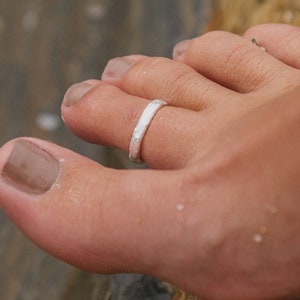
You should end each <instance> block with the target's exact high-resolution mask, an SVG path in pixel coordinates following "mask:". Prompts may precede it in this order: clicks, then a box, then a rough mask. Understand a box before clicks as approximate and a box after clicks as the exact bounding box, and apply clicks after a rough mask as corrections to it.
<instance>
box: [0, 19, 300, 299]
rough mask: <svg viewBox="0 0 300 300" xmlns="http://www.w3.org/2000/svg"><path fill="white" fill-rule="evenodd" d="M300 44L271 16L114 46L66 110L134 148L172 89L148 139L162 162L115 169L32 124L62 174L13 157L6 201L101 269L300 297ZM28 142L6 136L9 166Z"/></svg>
mask: <svg viewBox="0 0 300 300" xmlns="http://www.w3.org/2000/svg"><path fill="white" fill-rule="evenodd" d="M253 37H255V38H256V40H257V42H258V45H259V46H263V47H264V48H266V49H267V51H266V52H265V51H262V50H261V48H260V47H259V46H257V45H255V44H253V43H252V42H251V40H252V38H253ZM278 41H280V43H279V42H278ZM299 48H300V29H298V28H295V27H292V26H288V25H278V24H266V25H260V26H256V27H253V28H250V29H249V30H248V31H247V32H246V33H245V34H244V36H243V37H240V36H236V35H233V34H230V33H226V32H210V33H207V34H205V35H203V36H200V37H197V38H195V39H193V40H190V41H184V42H182V43H180V44H178V45H177V46H176V47H175V49H174V57H173V59H172V60H171V59H167V58H161V57H156V58H152V57H145V56H141V55H132V56H127V57H122V58H116V59H113V60H111V61H110V62H109V63H108V65H107V67H106V69H105V70H104V72H103V75H102V78H101V80H88V81H86V82H83V83H79V84H76V85H74V86H72V87H71V88H70V89H69V90H68V91H67V93H66V95H65V98H64V101H63V104H62V115H63V118H64V120H65V123H66V125H67V126H68V127H69V128H70V129H71V130H72V131H73V132H74V133H75V134H76V135H78V136H80V137H81V138H83V139H85V140H87V141H89V142H93V143H97V144H105V145H111V146H114V147H118V148H120V149H123V150H124V151H127V150H128V147H129V141H130V138H131V134H132V131H133V129H134V127H135V125H136V123H137V121H138V119H139V117H140V115H141V113H142V111H143V109H144V108H145V106H146V105H147V103H149V100H151V99H154V98H161V99H164V100H165V101H167V102H168V104H169V105H168V106H165V107H163V108H162V109H160V110H159V111H158V113H157V114H156V116H155V118H154V119H153V121H152V122H151V125H150V127H149V129H148V131H147V133H146V136H145V138H144V140H143V145H142V153H141V154H142V158H143V159H144V161H145V162H146V163H147V164H148V165H149V166H150V168H151V169H150V170H126V171H117V170H112V169H107V168H104V167H103V166H101V165H99V164H97V163H95V162H93V161H91V160H89V159H87V158H84V157H82V156H80V155H79V154H75V153H73V152H71V151H69V150H67V149H64V148H61V147H59V146H57V145H53V144H51V143H48V142H46V141H41V140H36V139H29V138H26V139H25V138H23V141H24V139H25V140H26V141H27V142H29V143H30V145H32V144H34V145H36V147H37V148H38V149H39V150H40V151H43V152H46V153H47V154H48V155H49V156H50V157H51V159H48V160H49V161H51V163H52V159H53V158H54V159H55V160H57V161H58V164H59V168H60V169H59V175H58V177H57V179H56V181H55V182H54V183H53V185H52V187H51V188H50V189H49V190H48V191H46V192H44V193H42V194H41V193H39V194H35V193H28V192H26V191H24V190H22V189H20V188H19V187H18V186H16V185H14V184H12V183H11V181H9V180H7V176H9V175H7V174H6V173H5V172H4V171H2V179H1V180H0V204H1V207H2V208H3V209H4V210H5V211H6V213H7V214H8V215H9V216H10V218H11V219H12V221H13V222H15V223H16V225H17V226H19V228H20V229H21V230H22V231H23V232H24V234H26V235H27V236H28V237H29V238H31V239H32V240H33V241H34V242H35V243H36V244H37V245H39V246H40V247H42V248H43V249H45V250H46V251H48V252H49V253H51V254H52V255H55V256H56V257H58V258H60V259H62V260H65V261H67V262H69V263H71V264H73V265H75V266H77V267H80V268H83V269H86V270H89V271H92V272H101V273H105V272H140V273H146V274H151V275H154V276H157V277H159V278H161V279H163V280H166V281H169V282H170V283H172V284H174V285H176V286H178V287H180V288H182V289H184V290H186V291H187V292H190V293H192V294H195V295H199V296H201V297H202V298H203V299H231V300H232V299H249V300H250V299H297V298H299V299H300V236H299V230H298V229H299V226H300V218H299V214H300V202H299V198H300V185H299V175H300V156H299V152H300V139H299V128H300V102H299V97H300V71H299V69H300V60H299V50H298V49H299ZM16 143H17V144H18V143H19V142H18V140H13V141H10V142H9V143H7V144H6V145H4V146H3V147H2V148H1V150H0V167H1V169H3V170H6V169H8V168H7V160H9V157H12V156H11V152H12V151H13V150H12V149H13V148H14V145H16ZM23 143H24V142H23ZM23 145H24V144H23ZM29 148H32V147H31V146H30V147H29ZM35 152H38V151H35ZM44 156H45V155H44ZM34 168H35V167H34ZM37 168H38V166H37ZM43 176H47V174H44V175H43ZM54 241H55V242H54Z"/></svg>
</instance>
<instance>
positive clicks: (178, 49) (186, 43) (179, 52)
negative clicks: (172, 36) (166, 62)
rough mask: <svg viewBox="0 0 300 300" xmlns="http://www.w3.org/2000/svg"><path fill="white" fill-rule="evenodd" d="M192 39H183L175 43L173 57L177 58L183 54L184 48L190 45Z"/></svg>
mask: <svg viewBox="0 0 300 300" xmlns="http://www.w3.org/2000/svg"><path fill="white" fill-rule="evenodd" d="M191 42H192V40H184V41H182V42H180V43H178V44H177V45H175V47H174V49H173V57H174V58H178V57H181V56H183V55H184V53H185V51H186V49H187V48H188V47H189V46H190V44H191Z"/></svg>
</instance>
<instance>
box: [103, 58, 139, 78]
mask: <svg viewBox="0 0 300 300" xmlns="http://www.w3.org/2000/svg"><path fill="white" fill-rule="evenodd" d="M133 64H134V61H132V60H130V59H127V58H125V57H117V58H113V59H111V60H110V61H109V62H108V63H107V65H106V67H105V69H104V71H103V74H102V80H106V79H107V80H111V79H113V78H120V77H122V76H123V75H124V74H125V73H126V72H127V71H128V70H129V69H130V68H131V66H132V65H133Z"/></svg>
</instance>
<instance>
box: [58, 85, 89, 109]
mask: <svg viewBox="0 0 300 300" xmlns="http://www.w3.org/2000/svg"><path fill="white" fill-rule="evenodd" d="M93 87H94V86H93V85H91V84H89V83H87V82H81V83H75V84H73V85H72V86H71V87H70V88H69V89H68V90H67V92H66V94H65V96H64V100H63V104H64V105H65V106H72V105H74V104H75V103H77V102H78V100H79V99H80V98H81V97H83V96H84V95H85V94H86V93H87V92H88V91H89V90H91V89H92V88H93Z"/></svg>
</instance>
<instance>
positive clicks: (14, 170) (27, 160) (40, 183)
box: [1, 140, 60, 194]
mask: <svg viewBox="0 0 300 300" xmlns="http://www.w3.org/2000/svg"><path fill="white" fill-rule="evenodd" d="M59 174H60V163H59V162H58V161H57V160H56V159H55V158H54V157H53V156H51V155H50V154H49V153H48V152H46V151H45V150H43V149H41V148H40V147H38V146H36V145H35V144H33V143H31V142H29V141H26V140H19V141H17V142H16V143H15V145H14V148H13V149H12V151H11V153H10V156H9V158H8V160H7V162H6V164H5V165H4V167H3V170H2V172H1V177H2V178H4V180H5V181H6V182H7V183H8V184H9V185H11V186H13V187H15V188H17V189H19V190H21V191H24V192H27V193H29V194H43V193H45V192H47V191H48V190H49V189H50V188H51V187H52V186H53V185H54V184H55V182H56V180H57V178H58V176H59Z"/></svg>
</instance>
